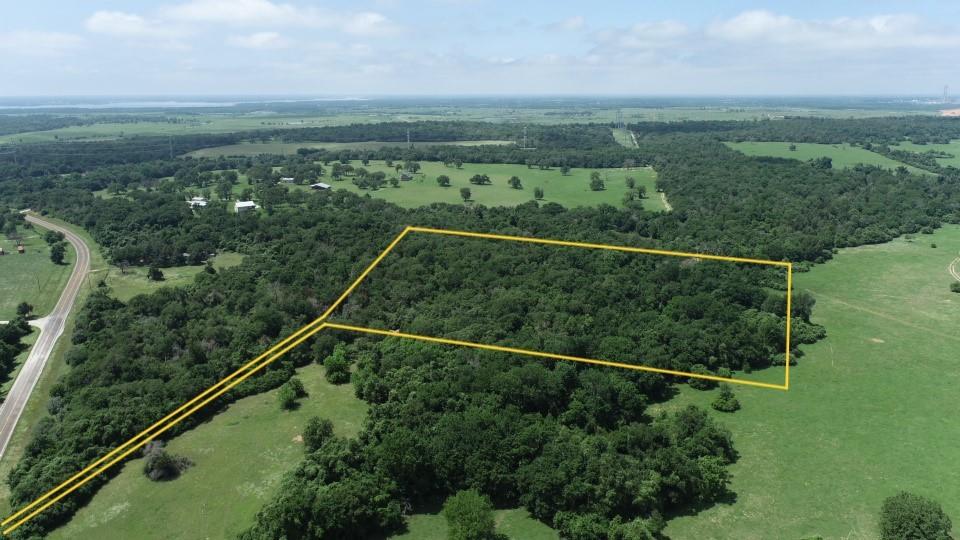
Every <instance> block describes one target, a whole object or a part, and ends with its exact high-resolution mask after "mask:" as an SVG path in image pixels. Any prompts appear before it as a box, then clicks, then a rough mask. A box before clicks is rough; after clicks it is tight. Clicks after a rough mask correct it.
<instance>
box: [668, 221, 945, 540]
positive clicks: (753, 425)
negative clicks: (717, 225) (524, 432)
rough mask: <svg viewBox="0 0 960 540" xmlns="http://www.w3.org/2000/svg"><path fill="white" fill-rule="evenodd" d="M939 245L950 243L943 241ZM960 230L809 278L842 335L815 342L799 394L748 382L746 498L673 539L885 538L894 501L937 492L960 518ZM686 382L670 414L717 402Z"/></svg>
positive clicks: (871, 252) (740, 484)
mask: <svg viewBox="0 0 960 540" xmlns="http://www.w3.org/2000/svg"><path fill="white" fill-rule="evenodd" d="M931 243H936V244H937V246H938V247H937V248H931V247H930V244H931ZM958 253H960V227H958V226H949V227H947V228H944V229H941V230H938V231H937V232H936V233H935V234H933V235H917V237H916V238H915V239H913V240H907V239H898V240H895V241H893V242H890V243H887V244H882V245H876V246H863V247H858V248H852V249H844V250H841V252H840V253H839V254H838V255H837V256H836V257H835V259H834V260H832V261H830V262H828V263H826V264H823V265H819V266H816V267H815V268H814V269H813V270H812V271H810V272H809V273H801V274H797V275H796V286H797V288H798V289H800V290H809V291H811V292H812V293H813V294H814V295H815V296H816V299H817V304H816V307H815V309H814V321H815V322H818V323H820V324H823V325H825V326H826V328H827V332H828V337H827V338H826V339H825V340H823V341H821V342H819V343H817V344H815V345H807V346H804V347H803V350H804V351H806V353H807V354H806V356H804V357H803V358H801V359H800V360H799V366H797V367H795V368H794V369H793V370H791V381H790V390H789V391H788V392H781V391H775V390H764V389H752V388H743V387H737V388H736V393H737V396H738V397H739V399H740V401H741V403H742V405H743V409H742V410H740V411H738V412H736V413H733V414H723V413H716V412H714V415H715V416H716V417H717V418H719V419H720V420H721V421H722V422H723V423H724V424H725V425H727V426H728V427H729V428H730V429H731V430H732V432H733V437H734V443H735V446H736V448H737V450H738V452H739V453H740V459H739V461H738V462H737V463H736V464H734V465H733V467H732V472H733V483H732V486H731V488H732V490H733V491H734V492H736V495H737V496H736V502H734V503H733V504H721V505H717V506H714V507H712V508H709V509H707V510H705V511H703V512H701V513H699V514H697V515H692V516H683V517H679V518H676V519H673V520H672V521H671V522H670V524H669V526H668V528H667V530H666V533H667V534H668V536H669V537H671V538H677V539H680V538H702V539H710V538H716V539H726V538H738V539H743V540H749V539H767V538H785V539H799V538H807V537H812V536H816V535H821V536H823V537H824V538H828V539H840V538H843V539H850V540H856V539H875V538H878V536H879V531H878V528H877V516H878V513H879V509H880V505H881V503H882V501H883V499H884V498H886V497H888V496H890V495H893V494H895V493H896V492H898V491H900V490H906V491H910V492H913V493H917V494H920V495H924V496H927V497H931V498H933V499H935V500H936V501H938V502H940V503H941V504H942V505H943V508H944V510H945V511H946V512H947V514H949V515H950V516H951V517H952V519H953V521H954V523H958V522H960V469H958V468H957V466H956V464H957V462H958V461H960V445H958V444H957V441H958V440H960V422H957V419H956V414H954V409H955V408H956V407H955V406H954V404H956V403H957V402H958V400H960V355H958V353H957V351H960V334H958V332H957V328H958V321H960V294H956V293H951V292H950V291H949V289H948V287H949V284H950V282H951V281H952V278H951V277H950V275H949V274H948V273H947V265H948V264H949V263H950V262H951V261H952V260H953V259H954V258H956V257H957V256H958ZM713 397H714V392H697V391H693V390H690V389H689V388H684V389H683V391H682V392H681V394H680V395H679V396H678V397H677V398H675V399H674V400H672V401H670V402H668V403H667V404H665V405H663V407H665V408H670V407H679V406H682V405H685V404H687V403H696V404H699V405H701V406H704V407H708V406H709V402H710V401H711V400H712V399H713Z"/></svg>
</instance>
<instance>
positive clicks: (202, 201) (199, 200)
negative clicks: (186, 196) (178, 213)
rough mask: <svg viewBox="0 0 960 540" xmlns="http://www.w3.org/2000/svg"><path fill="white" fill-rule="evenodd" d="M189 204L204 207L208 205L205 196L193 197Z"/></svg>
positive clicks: (192, 206) (191, 206) (193, 206)
mask: <svg viewBox="0 0 960 540" xmlns="http://www.w3.org/2000/svg"><path fill="white" fill-rule="evenodd" d="M187 204H189V205H190V208H203V207H204V206H206V205H207V200H206V199H205V198H203V197H193V198H192V199H190V200H189V201H187Z"/></svg>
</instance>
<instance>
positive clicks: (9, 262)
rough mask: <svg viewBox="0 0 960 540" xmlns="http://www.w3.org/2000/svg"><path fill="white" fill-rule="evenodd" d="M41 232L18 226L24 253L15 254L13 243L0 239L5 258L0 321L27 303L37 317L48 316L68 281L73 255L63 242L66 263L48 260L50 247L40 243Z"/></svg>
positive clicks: (0, 264) (1, 269)
mask: <svg viewBox="0 0 960 540" xmlns="http://www.w3.org/2000/svg"><path fill="white" fill-rule="evenodd" d="M44 232H45V231H44V229H41V228H38V227H31V228H27V227H18V229H17V233H18V235H19V236H20V238H21V240H22V241H23V245H24V247H25V252H24V253H23V254H22V255H21V254H19V253H17V243H16V241H15V240H11V239H9V238H7V237H6V236H5V235H4V236H0V248H3V251H4V252H6V255H4V256H2V257H0V276H3V278H2V279H0V321H8V320H10V319H13V317H14V316H15V315H16V314H17V304H19V303H20V302H28V303H30V304H32V305H33V308H34V309H33V311H34V313H35V314H36V315H37V316H38V317H43V316H44V315H46V314H48V313H49V312H50V311H51V310H52V309H53V306H55V305H56V303H57V300H58V299H59V298H60V293H61V292H63V288H64V287H65V286H66V284H67V280H68V279H69V278H70V272H71V271H72V270H73V263H75V262H76V260H77V253H76V251H74V249H73V246H71V245H70V243H69V242H68V243H67V252H66V256H65V257H64V260H65V261H66V264H54V263H53V261H51V260H50V246H49V245H48V244H47V243H46V242H45V241H44V240H43V237H42V235H43V233H44Z"/></svg>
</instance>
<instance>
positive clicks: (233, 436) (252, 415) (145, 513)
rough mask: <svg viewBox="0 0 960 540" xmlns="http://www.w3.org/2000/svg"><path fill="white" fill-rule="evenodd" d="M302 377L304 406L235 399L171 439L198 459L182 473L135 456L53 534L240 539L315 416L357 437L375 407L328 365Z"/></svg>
mask: <svg viewBox="0 0 960 540" xmlns="http://www.w3.org/2000/svg"><path fill="white" fill-rule="evenodd" d="M298 377H300V379H301V380H302V381H303V384H304V386H305V387H306V389H307V392H308V393H309V394H310V395H309V396H308V397H306V398H304V399H302V400H301V402H300V407H299V408H298V409H296V410H293V411H281V410H280V407H279V405H278V404H277V396H276V394H277V390H272V391H270V392H266V393H263V394H258V395H255V396H250V397H247V398H243V399H241V400H239V401H237V402H236V403H233V404H232V405H230V406H229V407H228V409H227V410H226V411H224V412H222V413H220V414H218V415H216V416H215V417H213V418H212V419H211V420H210V421H208V422H206V423H204V424H203V425H201V426H199V427H197V428H195V429H193V430H191V431H189V432H187V433H185V434H183V435H181V436H179V437H177V438H176V439H173V440H172V441H170V444H169V445H168V449H169V450H170V451H171V452H173V453H175V454H178V455H183V456H187V457H189V458H190V459H191V460H193V462H194V466H193V467H191V468H190V469H188V470H187V471H186V472H184V474H183V475H182V476H181V477H180V478H178V479H176V480H173V481H170V482H152V481H150V480H149V479H148V478H147V477H146V476H144V474H143V472H142V468H143V459H142V458H140V459H135V460H132V461H130V462H127V463H126V464H125V465H124V466H123V470H122V471H121V472H120V474H119V475H118V476H117V477H116V478H114V479H113V480H111V481H110V482H109V483H108V484H107V485H106V486H104V487H103V488H102V489H101V490H100V491H99V492H98V493H97V494H96V495H95V496H94V498H93V500H92V501H91V502H90V504H88V505H87V506H85V507H84V508H82V509H81V510H80V511H79V512H77V514H76V516H75V517H74V518H73V519H72V520H71V521H70V522H69V523H68V524H67V525H66V526H64V527H61V528H60V529H57V530H56V531H54V532H53V533H52V534H50V535H49V537H48V538H51V539H72V538H98V539H101V540H110V539H117V540H126V539H128V538H139V539H143V540H148V539H158V540H159V539H164V540H174V539H184V540H187V539H190V540H192V539H196V538H210V539H228V538H235V537H236V535H237V534H238V533H239V532H240V531H242V530H244V529H245V528H247V527H249V526H250V525H252V524H253V522H254V518H255V516H256V512H257V511H258V510H259V509H260V508H261V507H262V505H263V504H264V503H266V502H267V501H269V500H270V498H271V497H273V495H274V494H275V492H276V489H277V488H278V487H279V484H280V481H281V479H282V477H283V474H284V473H285V472H287V471H288V470H290V469H291V468H292V467H293V466H294V465H295V464H296V463H298V462H299V461H300V460H301V459H302V457H303V443H302V442H300V441H299V440H298V438H299V435H300V434H301V432H302V429H303V426H304V425H306V422H307V420H308V419H309V418H310V417H311V416H321V417H325V418H329V419H330V420H331V421H333V424H334V430H335V432H336V433H337V434H338V435H340V436H354V435H356V434H357V433H358V431H359V430H360V427H361V425H362V423H363V420H364V418H365V417H366V414H367V413H366V410H367V405H366V403H364V402H362V401H360V400H359V399H357V398H356V397H355V396H354V394H353V386H352V385H349V384H347V385H341V386H334V385H331V384H329V383H328V382H327V381H326V380H325V379H324V377H323V368H322V367H321V366H319V365H316V364H313V365H310V366H307V367H304V368H302V369H301V370H300V371H299V372H298Z"/></svg>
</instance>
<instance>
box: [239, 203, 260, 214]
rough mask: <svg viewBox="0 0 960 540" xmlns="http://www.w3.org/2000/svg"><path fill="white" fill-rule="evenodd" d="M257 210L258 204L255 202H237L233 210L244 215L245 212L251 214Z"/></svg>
mask: <svg viewBox="0 0 960 540" xmlns="http://www.w3.org/2000/svg"><path fill="white" fill-rule="evenodd" d="M256 209H257V203H255V202H253V201H237V202H236V203H235V204H234V205H233V210H234V211H235V212H236V213H238V214H242V213H244V212H250V211H253V210H256Z"/></svg>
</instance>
